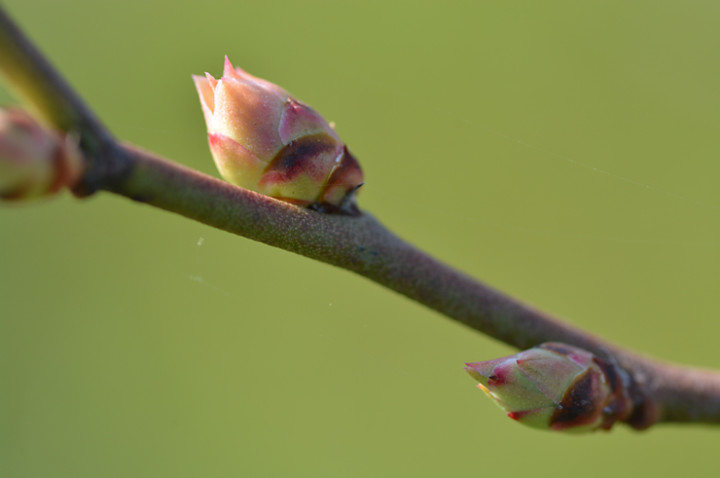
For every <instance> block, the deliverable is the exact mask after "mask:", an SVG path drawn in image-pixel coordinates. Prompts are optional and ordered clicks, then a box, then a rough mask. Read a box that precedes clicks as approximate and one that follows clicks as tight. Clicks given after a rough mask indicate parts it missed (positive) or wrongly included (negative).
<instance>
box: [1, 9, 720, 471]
mask: <svg viewBox="0 0 720 478" xmlns="http://www.w3.org/2000/svg"><path fill="white" fill-rule="evenodd" d="M3 5H4V6H5V7H6V8H7V9H8V10H9V11H10V12H11V14H12V15H13V16H14V17H15V19H16V20H17V21H18V22H19V23H20V24H21V25H22V26H23V27H24V28H25V29H26V31H27V32H28V33H29V34H30V35H31V37H32V38H33V39H34V40H35V41H36V42H37V44H38V45H39V46H40V48H41V49H42V50H43V51H44V52H45V53H46V54H47V55H49V57H50V58H52V60H53V62H54V63H55V64H56V65H57V66H58V68H59V69H60V70H61V71H62V72H63V73H64V74H65V75H66V76H67V78H68V79H69V80H70V82H71V83H72V84H73V85H74V86H75V87H76V88H77V89H78V90H79V91H80V93H81V94H82V95H83V96H84V97H85V98H86V99H87V101H88V102H89V103H90V104H91V105H92V106H93V107H94V108H95V109H96V111H97V112H98V114H99V115H100V116H101V117H102V118H103V119H104V121H105V122H106V123H107V124H108V125H109V126H110V127H111V129H112V130H113V131H114V132H115V133H116V134H117V135H118V136H119V137H121V138H124V139H126V140H128V141H132V142H135V143H137V144H139V145H142V146H143V147H145V148H147V149H150V150H154V151H157V152H158V153H161V154H163V155H166V156H167V157H170V158H173V159H174V160H176V161H178V162H180V163H182V164H185V165H187V166H191V167H193V168H196V169H199V170H201V171H203V172H206V173H208V174H212V175H217V173H216V171H215V169H214V166H213V164H212V160H211V157H210V155H209V152H208V149H207V143H206V135H205V126H204V123H203V120H202V114H201V112H200V108H199V104H198V100H197V96H196V93H195V90H194V87H193V84H192V81H191V79H190V75H191V74H193V73H203V72H205V71H208V72H210V73H213V74H215V75H219V74H220V72H221V69H222V60H223V56H224V55H225V54H228V55H229V56H230V58H231V60H232V61H233V62H234V63H236V64H237V65H240V66H242V67H243V68H245V69H247V70H248V71H249V72H251V73H253V74H256V75H259V76H262V77H264V78H267V79H270V80H272V81H274V82H276V83H278V84H280V85H282V86H284V87H286V88H287V89H288V90H290V91H291V92H293V93H294V94H295V95H296V96H297V97H299V98H300V99H302V100H304V101H306V102H308V103H310V104H311V105H313V106H314V107H316V108H317V109H318V110H320V111H321V112H322V113H323V114H324V115H325V116H326V117H327V118H328V119H330V120H334V121H335V122H336V124H337V129H338V131H339V132H340V134H341V136H342V137H343V139H344V140H345V141H346V142H347V143H348V144H349V145H350V147H351V149H352V150H353V152H354V153H356V156H357V157H358V158H359V159H360V160H361V162H362V165H363V167H364V169H365V171H366V179H367V185H366V187H365V188H364V189H363V191H362V194H361V196H360V202H361V206H362V207H363V208H364V209H366V210H368V211H371V212H372V213H373V214H375V215H376V216H377V217H379V218H380V219H381V220H382V221H383V222H385V223H386V224H387V225H389V227H390V228H391V229H393V230H394V231H396V232H397V233H398V234H399V235H401V236H402V237H405V238H407V239H408V240H410V241H411V242H413V243H415V244H416V245H418V246H419V247H421V248H423V249H425V250H427V251H428V252H430V253H431V254H433V255H435V256H436V257H438V258H440V259H442V260H444V261H446V262H448V263H450V264H452V265H455V266H457V267H459V268H460V269H462V270H464V271H466V272H467V273H469V274H471V275H474V276H476V277H479V278H481V279H483V280H485V281H487V282H489V283H490V284H492V285H494V286H496V287H498V288H500V289H502V290H505V291H507V292H508V293H510V294H512V295H514V296H516V297H520V298H522V299H523V300H524V301H526V302H528V303H531V304H533V305H535V306H537V307H539V308H541V309H544V310H546V311H549V312H551V313H554V314H557V315H559V316H561V317H564V318H566V319H567V320H569V321H571V322H572V323H574V324H576V325H578V326H580V327H583V328H585V329H588V330H590V331H592V332H594V333H597V334H598V335H601V336H603V337H606V338H608V339H611V340H613V341H614V342H616V343H619V344H622V345H625V346H628V347H632V348H633V349H636V350H638V351H641V352H643V353H647V354H651V355H655V356H659V357H663V358H665V359H667V360H672V361H677V362H682V363H688V364H695V365H701V366H706V367H715V368H720V354H718V333H720V322H719V321H718V320H717V316H718V312H720V309H719V308H718V302H717V294H718V290H719V288H720V276H719V274H718V266H719V265H720V254H719V252H718V251H719V250H720V191H719V190H718V187H717V181H718V177H720V162H718V154H719V153H720V145H719V143H718V131H719V129H720V86H719V85H720V61H718V58H719V57H720V46H718V45H720V29H719V28H718V24H720V4H718V3H717V2H710V1H699V0H688V1H683V2H677V1H657V0H652V1H651V0H646V1H628V0H622V1H621V0H615V1H607V0H603V1H584V2H578V1H550V0H548V1H544V2H513V1H503V2H496V1H469V0H468V1H446V2H442V3H441V2H425V1H412V2H410V1H387V0H383V1H376V0H365V1H363V2H336V1H319V0H303V1H296V2H295V1H283V2H278V1H273V0H265V1H261V2H249V1H234V2H223V1H216V0H204V1H203V2H195V3H187V4H186V3H182V2H180V3H178V2H171V1H158V0H153V1H148V0H125V1H123V2H108V1H98V0H64V1H62V2H56V1H50V0H48V1H40V0H7V1H5V2H3ZM0 100H2V102H3V103H5V104H12V103H13V102H14V101H15V100H14V99H13V98H12V96H11V95H10V93H9V92H8V91H7V90H5V89H2V90H0ZM509 353H513V350H512V349H510V348H509V347H507V346H505V345H503V344H501V343H498V342H496V341H494V340H492V339H489V338H487V337H485V336H483V335H480V334H478V333H476V332H474V331H471V330H467V329H465V328H463V327H462V326H459V325H457V324H455V323H453V322H452V321H450V320H447V319H445V318H443V317H442V316H440V315H438V314H437V313H435V312H432V311H430V310H427V309H425V308H423V307H422V306H419V305H417V304H415V303H412V302H410V301H409V300H407V299H405V298H403V297H401V296H398V295H396V294H395V293H393V292H390V291H388V290H385V289H383V288H381V287H379V286H377V285H375V284H373V283H370V282H368V281H367V280H365V279H363V278H360V277H357V276H355V275H353V274H351V273H349V272H346V271H343V270H339V269H335V268H332V267H330V266H327V265H324V264H320V263H316V262H313V261H311V260H309V259H305V258H302V257H297V256H294V255H292V254H290V253H287V252H284V251H281V250H277V249H272V248H270V247H268V246H265V245H263V244H259V243H254V242H251V241H249V240H246V239H243V238H238V237H235V236H231V235H229V234H227V233H224V232H221V231H217V230H213V229H211V228H209V227H206V226H204V225H201V224H198V223H194V222H192V221H190V220H186V219H184V218H182V217H179V216H175V215H172V214H169V213H166V212H163V211H160V210H156V209H153V208H150V207H148V206H143V205H139V204H135V203H132V202H131V201H128V200H126V199H124V198H122V197H116V196H112V195H110V194H97V195H96V196H94V197H91V198H88V199H85V200H78V199H75V198H73V197H71V196H70V195H69V194H65V195H63V196H62V197H60V198H56V199H54V200H49V201H43V202H39V203H33V204H29V205H12V206H8V205H3V206H2V207H0V475H1V476H3V477H8V478H10V477H12V478H25V477H48V476H53V477H77V478H80V477H100V476H101V477H108V478H109V477H126V476H133V477H165V476H167V477H175V478H179V477H228V476H251V477H276V476H292V477H365V476H378V477H397V476H413V477H436V476H452V477H472V476H492V475H496V474H502V475H503V476H519V475H520V474H528V475H530V474H531V475H532V476H534V477H546V476H547V477H550V476H552V477H556V478H557V477H564V476H585V477H591V476H608V475H609V474H615V473H622V472H623V470H627V471H628V472H635V473H636V474H637V476H651V475H654V476H670V475H672V474H675V473H683V474H693V475H695V476H712V474H713V471H715V472H716V465H717V454H718V451H719V450H720V429H713V428H710V427H703V426H673V425H665V426H658V427H656V428H654V429H652V430H650V431H647V432H642V433H638V432H634V431H631V430H629V429H627V428H626V427H622V426H620V427H617V428H616V429H615V430H613V431H612V432H610V433H597V434H594V435H591V436H565V435H559V434H550V433H543V432H538V431H534V430H531V429H526V428H524V427H522V426H520V425H517V424H515V423H513V422H511V421H510V420H508V419H507V418H505V417H504V416H503V414H502V413H501V412H500V411H499V409H497V408H496V407H495V406H494V405H493V404H492V403H491V402H490V401H489V400H487V399H486V398H485V397H484V396H483V395H482V394H481V392H479V391H478V390H477V389H476V388H475V386H474V382H473V380H471V379H470V378H469V377H468V376H467V375H466V374H465V372H464V371H463V370H462V367H461V366H462V363H463V362H465V361H476V360H482V359H489V358H494V357H498V356H501V355H506V354H509Z"/></svg>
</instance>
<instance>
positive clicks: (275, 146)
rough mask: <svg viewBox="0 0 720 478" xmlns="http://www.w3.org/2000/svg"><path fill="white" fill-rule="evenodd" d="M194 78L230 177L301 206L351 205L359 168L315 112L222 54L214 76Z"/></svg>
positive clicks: (213, 146)
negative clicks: (222, 65) (220, 67)
mask: <svg viewBox="0 0 720 478" xmlns="http://www.w3.org/2000/svg"><path fill="white" fill-rule="evenodd" d="M193 79H194V80H195V86H196V88H197V90H198V94H199V96H200V103H201V105H202V109H203V114H204V115H205V122H206V124H207V129H208V140H209V143H210V151H211V152H212V155H213V158H214V159H215V164H217V167H218V169H219V170H220V174H221V175H222V176H223V177H224V178H225V179H226V180H227V181H229V182H231V183H233V184H236V185H238V186H242V187H244V188H247V189H251V190H253V191H257V192H259V193H262V194H265V195H268V196H272V197H274V198H277V199H282V200H285V201H288V202H292V203H294V204H298V205H302V206H315V207H316V208H318V209H321V210H326V211H342V212H346V213H351V212H353V211H355V206H354V202H353V201H354V194H355V192H356V191H357V189H358V188H359V187H360V186H361V185H362V183H363V175H362V170H361V169H360V165H359V164H358V163H357V161H356V160H355V158H354V157H353V156H352V155H351V154H350V152H349V151H348V150H347V148H346V147H345V145H344V144H343V143H342V141H340V138H339V137H338V135H337V133H336V132H335V130H334V129H333V128H332V127H330V125H329V124H328V123H327V121H325V119H324V118H323V117H322V116H320V114H319V113H317V112H316V111H315V110H313V109H312V108H310V107H309V106H307V105H305V104H304V103H301V102H300V101H298V100H296V99H294V98H292V97H291V96H290V95H289V94H288V93H287V92H286V91H285V90H284V89H282V88H280V87H279V86H277V85H274V84H272V83H270V82H268V81H265V80H263V79H260V78H256V77H254V76H252V75H250V74H248V73H246V72H245V71H243V70H242V69H240V68H234V67H233V66H232V64H231V63H230V61H229V60H228V59H227V57H226V58H225V70H224V72H223V76H222V78H220V79H219V80H216V79H215V78H213V77H212V76H210V75H209V74H206V76H205V77H201V76H193Z"/></svg>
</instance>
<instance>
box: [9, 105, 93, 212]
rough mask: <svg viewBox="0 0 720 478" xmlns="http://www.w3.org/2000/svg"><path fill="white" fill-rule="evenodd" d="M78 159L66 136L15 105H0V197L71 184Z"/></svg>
mask: <svg viewBox="0 0 720 478" xmlns="http://www.w3.org/2000/svg"><path fill="white" fill-rule="evenodd" d="M81 169H82V161H81V156H80V152H79V150H78V149H77V146H76V144H75V142H74V141H72V139H70V137H66V138H63V137H61V136H60V135H59V134H57V133H55V132H53V131H50V130H48V129H46V128H44V127H43V126H41V125H40V124H39V123H38V122H37V121H35V119H33V118H32V116H30V115H29V114H27V113H26V112H24V111H22V110H19V109H7V110H3V109H0V198H1V199H5V200H20V199H28V198H33V197H40V196H47V195H50V194H53V193H55V192H57V191H59V190H60V189H62V188H63V187H70V186H72V185H73V184H74V183H75V181H76V180H77V179H78V177H79V176H80V173H81Z"/></svg>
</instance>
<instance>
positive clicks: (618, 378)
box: [465, 343, 632, 431]
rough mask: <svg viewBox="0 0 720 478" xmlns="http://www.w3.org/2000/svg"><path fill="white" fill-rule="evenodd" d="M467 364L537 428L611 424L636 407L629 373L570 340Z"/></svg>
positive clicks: (488, 389) (516, 415)
mask: <svg viewBox="0 0 720 478" xmlns="http://www.w3.org/2000/svg"><path fill="white" fill-rule="evenodd" d="M465 370H466V371H467V372H468V373H469V374H470V375H471V376H472V377H473V378H475V379H476V380H477V381H478V382H480V383H479V384H478V387H479V388H480V389H481V390H483V391H484V392H485V393H486V394H487V395H488V396H489V397H490V398H492V399H493V400H494V401H495V403H497V404H498V405H499V406H500V408H502V409H503V410H504V411H505V412H506V413H507V415H508V416H509V417H510V418H512V419H513V420H516V421H518V422H520V423H523V424H525V425H528V426H531V427H534V428H540V429H545V430H564V431H591V430H596V429H606V430H607V429H610V428H611V427H612V425H613V424H614V423H615V422H616V421H618V420H621V421H622V420H625V419H627V418H628V417H629V415H630V413H631V412H632V400H631V399H630V397H629V392H628V386H629V381H628V379H627V374H626V373H625V372H624V371H622V370H621V369H620V368H619V367H617V366H615V365H613V364H609V363H608V362H606V361H604V360H602V359H600V358H598V357H596V356H595V355H593V354H591V353H590V352H587V351H585V350H582V349H579V348H576V347H571V346H569V345H565V344H561V343H545V344H542V345H539V346H537V347H534V348H531V349H529V350H525V351H522V352H520V353H518V354H515V355H510V356H508V357H503V358H499V359H495V360H488V361H485V362H474V363H468V364H466V366H465Z"/></svg>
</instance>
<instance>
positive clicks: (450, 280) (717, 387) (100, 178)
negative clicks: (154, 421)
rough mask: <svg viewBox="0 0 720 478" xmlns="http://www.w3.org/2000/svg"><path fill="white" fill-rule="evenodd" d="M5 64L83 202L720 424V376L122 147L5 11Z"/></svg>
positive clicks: (332, 220)
mask: <svg viewBox="0 0 720 478" xmlns="http://www.w3.org/2000/svg"><path fill="white" fill-rule="evenodd" d="M0 67H1V68H2V70H3V72H4V73H5V74H6V76H7V77H8V78H9V80H10V81H11V83H12V84H13V85H15V86H16V87H17V89H18V90H20V91H21V92H22V93H24V94H25V96H27V97H28V98H29V99H31V101H32V103H33V104H34V106H35V108H36V109H38V110H39V111H40V112H42V114H43V115H44V117H45V118H46V119H47V120H48V121H49V122H50V123H52V124H54V125H55V126H56V127H57V128H59V129H61V130H63V131H74V132H76V133H78V134H79V135H80V138H81V147H82V149H83V151H84V153H85V155H86V156H87V158H88V165H87V170H86V173H85V175H84V177H83V180H82V181H81V184H79V185H78V186H77V187H76V188H75V190H74V192H75V193H76V194H78V195H87V194H91V193H93V192H94V191H96V190H105V191H109V192H112V193H115V194H118V195H122V196H125V197H128V198H130V199H133V200H135V201H139V202H142V203H145V204H148V205H151V206H154V207H158V208H161V209H164V210H167V211H170V212H174V213H177V214H180V215H182V216H185V217H187V218H190V219H194V220H196V221H199V222H202V223H203V224H207V225H209V226H212V227H215V228H218V229H222V230H224V231H227V232H231V233H233V234H237V235H240V236H243V237H247V238H249V239H253V240H256V241H260V242H263V243H265V244H268V245H271V246H275V247H279V248H282V249H285V250H288V251H291V252H295V253H297V254H301V255H303V256H306V257H309V258H312V259H316V260H319V261H322V262H325V263H328V264H332V265H334V266H337V267H341V268H344V269H347V270H350V271H353V272H355V273H358V274H360V275H362V276H365V277H367V278H368V279H370V280H373V281H375V282H377V283H378V284H381V285H383V286H385V287H387V288H389V289H392V290H394V291H396V292H398V293H400V294H402V295H405V296H406V297H408V298H410V299H412V300H414V301H417V302H419V303H422V304H424V305H426V306H428V307H430V308H432V309H434V310H436V311H438V312H440V313H442V314H444V315H446V316H447V317H449V318H451V319H453V320H456V321H458V322H460V323H462V324H464V325H466V326H468V327H470V328H472V329H474V330H477V331H480V332H482V333H484V334H487V335H489V336H491V337H494V338H496V339H498V340H500V341H503V342H505V343H507V344H509V345H511V346H514V347H517V348H519V349H526V348H529V347H533V346H536V345H538V344H540V343H543V342H563V343H566V344H571V345H574V346H577V347H581V348H583V349H585V350H588V351H590V352H592V353H594V354H596V355H598V356H599V357H602V358H604V359H606V360H608V361H610V362H613V363H616V364H618V365H619V366H620V367H622V368H623V369H624V370H625V371H627V372H628V373H629V375H630V377H631V378H632V380H633V383H634V386H636V387H637V390H636V395H635V400H636V411H635V413H634V414H633V416H632V417H631V419H630V420H629V424H630V425H631V426H633V427H635V428H646V427H648V426H650V425H652V424H653V423H656V422H663V421H664V422H702V423H713V424H720V372H715V371H704V370H698V369H690V368H684V367H680V366H675V365H668V364H663V363H661V362H658V361H654V360H650V359H647V358H644V357H640V356H638V355H637V354H635V353H633V352H631V351H628V350H625V349H622V348H619V347H617V346H615V345H612V344H610V343H607V342H605V341H603V340H601V339H599V338H596V337H594V336H592V335H590V334H588V333H586V332H584V331H582V330H580V329H578V328H576V327H573V326H571V325H568V324H566V323H564V322H561V321H559V320H557V319H555V318H552V317H550V316H549V315H547V314H544V313H542V312H540V311H537V310H535V309H533V308H531V307H529V306H527V305H524V304H522V303H520V302H518V301H517V300H515V299H512V298H510V297H508V296H506V295H504V294H502V293H500V292H498V291H496V290H494V289H492V288H490V287H488V286H486V285H484V284H482V283H480V282H478V281H476V280H474V279H472V278H470V277H468V276H466V275H464V274H462V273H461V272H458V271H456V270H454V269H452V268H450V267H448V266H446V265H445V264H443V263H441V262H439V261H437V260H436V259H434V258H432V257H430V256H428V255H427V254H425V253H423V252H421V251H419V250H418V249H416V248H415V247H413V246H412V245H410V244H408V243H406V242H404V241H402V240H401V239H399V238H398V237H397V236H395V235H394V234H392V233H391V232H390V231H389V230H388V229H386V228H385V227H384V226H383V225H382V224H381V223H380V222H378V221H377V220H376V219H375V218H373V217H372V216H371V215H369V214H368V213H365V212H363V213H361V214H360V215H359V216H357V217H350V216H342V215H330V214H322V213H319V212H315V211H311V210H308V209H303V208H299V207H297V206H294V205H291V204H288V203H285V202H282V201H278V200H275V199H272V198H270V197H267V196H264V195H261V194H257V193H254V192H252V191H248V190H246V189H242V188H239V187H236V186H233V185H231V184H228V183H226V182H223V181H220V180H217V179H214V178H212V177H209V176H206V175H204V174H201V173H199V172H197V171H193V170H191V169H188V168H186V167H184V166H181V165H178V164H176V163H173V162H170V161H167V160H165V159H162V158H160V157H158V156H156V155H153V154H151V153H149V152H146V151H143V150H141V149H139V148H137V147H134V146H131V145H121V144H119V143H117V142H116V141H115V140H114V139H113V137H112V135H111V134H110V133H109V132H108V131H107V129H106V128H105V127H104V126H103V125H102V123H101V122H100V121H99V120H98V119H97V118H96V117H95V116H94V114H93V113H92V111H91V110H90V109H89V108H88V107H87V106H86V105H85V104H84V103H83V102H82V101H81V100H80V98H79V96H77V95H76V94H75V93H74V92H73V90H72V89H71V88H70V87H69V86H68V85H67V83H65V81H64V80H63V79H62V78H61V76H60V75H59V74H58V73H57V72H56V71H55V70H54V69H53V67H52V66H51V65H50V64H49V63H48V62H47V60H46V59H45V58H44V57H43V56H42V55H41V54H40V53H39V52H38V51H37V49H35V48H34V46H33V45H32V44H31V42H30V41H29V40H28V39H27V38H26V37H25V36H24V35H23V34H22V32H21V31H20V30H19V29H18V28H17V27H16V26H15V25H14V24H13V23H12V21H11V20H10V19H9V18H8V16H7V15H6V14H5V13H4V12H3V11H2V9H0Z"/></svg>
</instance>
